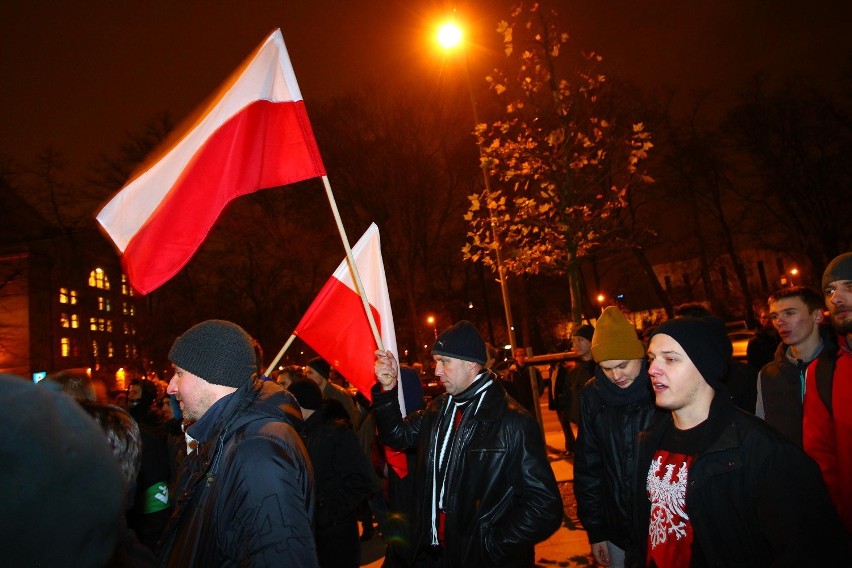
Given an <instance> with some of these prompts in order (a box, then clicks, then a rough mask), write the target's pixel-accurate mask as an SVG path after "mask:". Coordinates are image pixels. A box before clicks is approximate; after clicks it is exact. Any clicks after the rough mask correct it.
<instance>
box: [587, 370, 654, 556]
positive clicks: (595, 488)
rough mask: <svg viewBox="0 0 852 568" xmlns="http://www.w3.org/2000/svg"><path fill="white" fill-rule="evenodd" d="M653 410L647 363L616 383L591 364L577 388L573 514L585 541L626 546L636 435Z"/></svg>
mask: <svg viewBox="0 0 852 568" xmlns="http://www.w3.org/2000/svg"><path fill="white" fill-rule="evenodd" d="M655 412H656V410H655V407H654V395H653V394H652V392H651V388H650V380H649V378H648V363H647V362H646V361H644V360H643V361H642V368H641V370H640V371H639V375H638V376H637V377H636V379H635V380H634V381H633V383H632V384H631V385H630V386H629V387H627V388H626V389H620V388H619V387H618V386H617V385H615V384H613V383H612V382H611V381H610V380H609V379H608V378H607V377H606V375H604V372H603V371H602V370H601V368H600V367H596V368H595V378H593V379H591V380H590V381H589V382H588V383H586V386H584V387H583V390H582V391H581V392H580V423H579V429H578V436H577V453H576V455H575V458H574V495H575V496H576V498H577V516H578V517H579V519H580V522H581V523H582V524H583V528H585V529H586V533H587V534H588V537H589V542H590V543H592V544H594V543H596V542H604V541H610V542H612V543H613V544H615V545H616V546H618V547H619V548H621V549H623V550H629V549H630V548H631V546H633V543H632V541H631V531H630V529H631V522H630V519H631V514H632V507H633V505H632V501H633V492H632V490H633V485H632V482H633V472H634V469H635V467H636V452H635V445H636V438H637V436H638V435H639V432H640V431H642V430H643V429H644V428H645V427H647V426H648V425H649V424H650V423H651V420H652V418H653V416H654V413H655Z"/></svg>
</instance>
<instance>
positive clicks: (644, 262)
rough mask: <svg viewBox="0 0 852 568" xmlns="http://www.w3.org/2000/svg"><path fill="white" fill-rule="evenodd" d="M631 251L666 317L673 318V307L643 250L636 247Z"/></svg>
mask: <svg viewBox="0 0 852 568" xmlns="http://www.w3.org/2000/svg"><path fill="white" fill-rule="evenodd" d="M632 250H633V255H634V256H635V257H636V260H638V261H639V266H641V267H642V271H643V272H645V276H647V277H648V282H650V283H651V288H653V289H654V293H655V294H656V295H657V298H659V300H660V303H661V304H662V305H663V309H664V310H666V316H668V317H669V319H671V318H673V317H674V307H673V306H672V301H671V299H670V298H669V295H668V293H667V292H666V289H665V288H663V285H662V284H660V279H659V278H657V273H656V272H654V267H653V266H652V265H651V261H649V260H648V257H647V256H646V255H645V249H643V248H642V247H641V246H639V245H636V246H634V247H632Z"/></svg>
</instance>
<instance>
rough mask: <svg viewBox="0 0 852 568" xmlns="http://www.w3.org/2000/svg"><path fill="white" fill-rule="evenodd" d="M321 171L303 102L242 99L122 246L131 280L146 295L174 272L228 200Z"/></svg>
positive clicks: (320, 173)
mask: <svg viewBox="0 0 852 568" xmlns="http://www.w3.org/2000/svg"><path fill="white" fill-rule="evenodd" d="M321 175H325V168H324V167H323V164H322V160H321V159H320V155H319V149H318V148H317V145H316V141H315V140H314V136H313V132H312V131H311V127H310V123H309V122H308V117H307V112H306V111H305V104H304V101H301V100H300V101H296V102H285V103H274V102H270V101H256V102H254V103H252V104H250V105H249V106H247V107H246V108H244V109H243V110H242V111H240V112H239V113H238V114H236V115H234V116H233V117H232V118H231V119H229V120H228V121H227V122H225V123H224V124H223V125H222V127H221V128H219V129H218V130H217V131H216V133H215V134H214V135H213V136H211V137H210V138H209V139H208V140H207V141H205V143H204V145H203V146H202V147H201V148H200V149H199V151H198V152H197V153H196V155H195V156H194V157H193V159H192V160H191V161H190V162H189V164H187V167H186V169H185V170H184V172H183V173H182V174H181V177H180V178H178V180H177V182H176V183H175V185H174V186H173V187H172V188H171V190H170V191H169V194H168V195H167V196H166V198H165V199H164V200H163V202H162V203H160V205H159V206H158V208H157V210H156V211H155V212H154V214H153V215H151V217H150V218H149V220H148V222H147V223H146V224H145V225H144V226H143V227H142V228H141V229H140V230H139V232H138V233H136V235H134V236H133V238H132V239H131V240H130V242H129V243H128V245H127V248H126V249H125V251H124V257H123V261H124V265H125V270H126V272H127V275H128V278H130V282H131V284H133V287H134V288H136V289H137V290H138V291H140V292H141V293H143V294H147V293H148V292H150V291H151V290H154V289H156V288H157V287H159V286H160V285H161V284H163V283H164V282H166V281H167V280H168V279H169V278H171V277H172V276H174V275H175V274H177V272H178V271H180V269H181V268H183V267H184V266H185V265H186V263H187V262H189V260H190V258H192V255H193V254H195V251H196V250H198V247H200V246H201V243H202V242H203V241H204V239H205V237H206V236H207V234H208V233H209V232H210V230H211V229H212V227H213V224H214V223H215V222H216V219H217V218H218V217H219V214H220V213H221V212H222V210H223V209H224V208H225V206H226V205H227V204H228V203H229V202H230V201H231V200H233V199H234V198H236V197H239V196H241V195H246V194H248V193H252V192H254V191H257V190H258V189H266V188H271V187H278V186H281V185H286V184H289V183H295V182H297V181H301V180H304V179H308V178H310V177H316V176H321Z"/></svg>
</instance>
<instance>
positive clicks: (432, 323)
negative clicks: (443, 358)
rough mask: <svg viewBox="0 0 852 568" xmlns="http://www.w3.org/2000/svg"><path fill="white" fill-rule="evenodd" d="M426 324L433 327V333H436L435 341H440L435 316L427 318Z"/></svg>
mask: <svg viewBox="0 0 852 568" xmlns="http://www.w3.org/2000/svg"><path fill="white" fill-rule="evenodd" d="M426 323H428V324H429V325H431V326H432V331H433V332H434V333H435V340H437V339H438V327H437V326H436V325H435V316H429V317H428V318H426Z"/></svg>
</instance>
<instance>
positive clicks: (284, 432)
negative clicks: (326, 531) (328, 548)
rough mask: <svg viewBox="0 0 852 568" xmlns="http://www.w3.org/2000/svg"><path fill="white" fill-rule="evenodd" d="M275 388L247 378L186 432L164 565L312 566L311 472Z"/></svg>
mask: <svg viewBox="0 0 852 568" xmlns="http://www.w3.org/2000/svg"><path fill="white" fill-rule="evenodd" d="M300 427H301V414H300V412H299V409H298V406H297V405H296V403H295V399H294V398H293V397H292V396H291V395H290V394H289V393H288V392H286V391H285V390H284V389H282V388H281V387H280V386H279V385H277V384H275V383H271V382H262V381H249V382H247V383H245V384H244V385H243V386H241V387H240V388H239V389H237V391H236V392H235V393H234V394H232V395H229V396H227V397H225V398H223V399H221V400H219V401H218V402H216V403H215V404H214V405H213V406H212V407H210V409H208V410H207V412H206V413H205V414H204V416H202V417H201V419H200V420H198V422H196V423H195V424H193V425H192V426H191V427H190V429H189V433H190V435H191V436H192V437H193V438H195V439H196V440H198V446H197V448H196V450H195V452H193V453H192V454H190V455H189V456H188V457H187V458H186V460H185V461H184V464H183V466H182V469H181V473H180V479H179V482H178V492H177V503H176V505H175V511H174V513H173V514H172V518H171V519H170V521H169V525H168V526H167V527H166V531H165V533H164V535H163V538H162V540H161V550H160V554H159V556H160V563H161V564H162V565H164V566H205V567H206V566H237V565H239V566H244V565H252V566H299V567H302V566H306V567H311V566H317V557H316V550H315V547H314V539H313V534H312V532H311V519H312V517H313V499H314V496H313V473H312V471H311V466H310V461H309V459H308V456H307V451H306V450H305V447H304V445H303V444H302V440H301V439H300V437H299V434H298V432H297V431H296V428H300Z"/></svg>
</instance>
